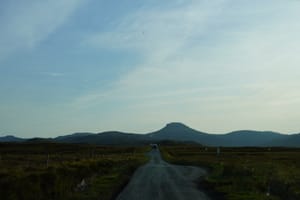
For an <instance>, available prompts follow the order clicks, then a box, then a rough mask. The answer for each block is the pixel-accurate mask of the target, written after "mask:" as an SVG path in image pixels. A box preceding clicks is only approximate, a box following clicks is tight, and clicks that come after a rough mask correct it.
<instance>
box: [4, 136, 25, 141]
mask: <svg viewBox="0 0 300 200" xmlns="http://www.w3.org/2000/svg"><path fill="white" fill-rule="evenodd" d="M25 140H26V139H23V138H18V137H15V136H13V135H7V136H3V137H0V142H23V141H25Z"/></svg>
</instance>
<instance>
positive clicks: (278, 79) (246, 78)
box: [77, 1, 300, 131]
mask: <svg viewBox="0 0 300 200" xmlns="http://www.w3.org/2000/svg"><path fill="white" fill-rule="evenodd" d="M260 3H261V2H258V1H257V2H256V1H255V2H251V4H246V5H244V3H243V2H235V3H234V4H233V3H232V2H230V1H214V2H212V1H184V3H183V4H181V5H180V6H178V7H176V6H175V7H172V9H169V7H168V9H167V10H164V9H163V8H157V7H152V8H150V9H147V11H144V10H138V11H137V12H136V13H133V14H131V15H129V16H127V17H126V18H123V19H121V20H120V21H119V23H116V24H118V25H116V26H115V27H114V29H112V30H110V31H107V32H106V33H103V32H101V33H97V34H93V35H91V36H89V37H88V38H87V39H86V40H85V44H87V45H91V46H92V47H96V48H97V47H99V48H108V49H111V50H114V49H115V50H123V51H132V52H136V55H137V56H141V57H143V58H144V61H143V62H142V63H140V64H139V65H138V66H136V68H135V69H134V70H132V71H130V72H129V73H128V74H125V75H124V76H122V78H121V79H120V80H119V81H117V82H115V83H114V84H113V86H112V91H110V92H109V93H107V95H106V97H105V98H103V96H102V95H101V98H97V94H102V93H105V91H94V92H92V94H88V95H89V96H93V97H94V98H91V99H89V100H90V101H88V102H87V101H85V102H84V103H85V104H87V105H90V106H92V105H95V106H100V104H101V103H99V102H103V101H104V99H107V100H108V101H109V99H113V98H118V99H119V101H120V102H121V101H126V102H127V104H126V106H127V107H128V109H126V108H125V110H127V111H129V110H131V111H132V112H133V113H134V112H135V113H144V114H145V115H147V113H153V112H155V111H153V110H164V111H165V112H166V113H169V114H165V115H163V114H159V115H157V116H155V117H156V119H157V121H159V120H161V121H167V120H170V119H171V118H172V117H174V118H179V119H182V120H183V121H184V119H185V120H186V121H189V120H190V121H191V122H192V123H191V124H193V125H194V126H195V127H197V124H196V123H197V122H196V121H197V120H196V119H197V118H199V119H202V120H204V118H205V117H204V116H206V115H207V113H210V114H209V115H210V116H211V119H213V118H214V117H215V118H216V119H221V117H218V116H223V117H225V116H224V113H229V112H231V113H232V116H235V117H234V118H235V119H236V120H237V124H239V125H238V127H236V128H247V127H249V128H253V127H255V124H254V123H252V124H250V125H249V123H247V120H254V119H255V117H256V116H262V118H263V119H264V121H265V125H263V124H259V123H258V124H259V125H258V126H257V128H265V129H268V127H270V129H271V126H270V124H271V121H277V120H278V119H281V117H280V116H279V115H276V113H282V112H283V110H286V109H287V110H289V112H292V109H293V108H294V106H295V105H296V104H299V103H298V102H297V100H296V99H298V98H299V96H298V95H296V94H295V92H296V90H295V87H293V86H295V85H297V86H299V81H298V78H297V77H298V76H299V75H300V70H299V69H298V65H297V63H299V62H300V59H299V56H298V55H297V52H299V46H300V41H299V40H297V38H298V36H297V33H299V31H300V26H299V23H298V22H297V21H296V19H297V18H296V17H297V16H298V17H299V14H298V11H297V9H296V8H300V5H299V4H298V3H295V2H282V1H276V3H275V4H272V5H271V3H272V2H271V1H266V2H263V3H262V5H261V7H260V8H259V9H258V8H257V6H258V5H260ZM281 9H283V10H284V11H285V12H284V13H281V14H280V13H278V11H279V10H281ZM216 88H217V89H216ZM180 91H184V92H180ZM284 91H286V92H285V95H284V96H280V95H281V94H282V93H284ZM295 95H296V96H295ZM291 98H292V99H294V100H292V101H291V100H289V99H291ZM78 102H80V101H78ZM78 102H77V103H78ZM275 105H276V106H275ZM299 106H300V105H299ZM183 107H184V109H183ZM129 108H130V109H129ZM168 108H169V109H168ZM216 108H217V109H216ZM254 110H255V112H254ZM118 111H119V110H118ZM118 111H117V110H116V111H115V112H118ZM183 113H185V115H184V114H183ZM244 113H249V114H246V115H245V114H244ZM268 113H270V114H272V116H269V119H268V118H267V116H268ZM285 113H287V112H285ZM137 115H138V114H137ZM180 115H184V116H189V117H180ZM225 115H226V114H225ZM132 118H134V119H136V117H132ZM223 119H224V118H223ZM152 120H154V121H155V119H152ZM150 121H151V120H150ZM204 121H207V120H204ZM254 121H255V120H254ZM132 123H133V122H132ZM226 123H227V122H226V120H225V121H224V122H222V123H221V124H219V127H218V130H224V129H226V130H228V129H230V127H233V125H232V124H230V123H227V124H226ZM243 125H244V127H243ZM209 127H210V128H209ZM211 127H214V126H213V124H212V122H207V123H206V127H204V128H207V129H209V130H210V131H213V130H216V128H215V129H214V128H211ZM199 128H203V127H199ZM276 128H278V130H281V129H280V127H276Z"/></svg>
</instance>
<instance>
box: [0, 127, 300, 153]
mask: <svg viewBox="0 0 300 200" xmlns="http://www.w3.org/2000/svg"><path fill="white" fill-rule="evenodd" d="M163 141H177V142H189V143H199V144H202V145H207V146H230V147H239V146H261V147H263V146H282V147H300V134H294V135H285V134H281V133H276V132H272V131H251V130H240V131H234V132H231V133H226V134H209V133H204V132H201V131H197V130H194V129H192V128H190V127H188V126H186V125H184V124H182V123H170V124H167V125H166V126H165V127H164V128H162V129H160V130H158V131H155V132H152V133H148V134H134V133H122V132H117V131H110V132H103V133H97V134H95V133H74V134H71V135H65V136H59V137H56V138H30V139H23V138H17V137H14V136H4V137H0V142H63V143H88V144H99V145H142V144H149V143H159V142H163Z"/></svg>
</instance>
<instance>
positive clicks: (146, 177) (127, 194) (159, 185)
mask: <svg viewBox="0 0 300 200" xmlns="http://www.w3.org/2000/svg"><path fill="white" fill-rule="evenodd" d="M149 156H150V161H149V162H148V163H147V164H146V165H144V166H142V167H140V168H139V169H137V170H136V172H135V173H134V175H133V177H132V179H131V181H130V182H129V184H128V185H127V186H126V187H125V189H124V190H123V191H122V192H121V193H120V194H119V196H118V197H117V200H209V198H208V197H207V196H206V195H205V194H204V193H203V192H202V191H201V190H200V189H199V188H197V184H196V183H195V181H196V180H197V179H198V178H199V177H201V176H204V175H205V174H206V172H205V170H203V169H201V168H198V167H192V166H179V165H172V164H169V163H167V162H165V161H163V160H162V159H161V156H160V152H159V150H158V149H153V150H152V151H151V152H150V153H149Z"/></svg>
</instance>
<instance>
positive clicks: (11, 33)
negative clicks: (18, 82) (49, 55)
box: [0, 0, 83, 59]
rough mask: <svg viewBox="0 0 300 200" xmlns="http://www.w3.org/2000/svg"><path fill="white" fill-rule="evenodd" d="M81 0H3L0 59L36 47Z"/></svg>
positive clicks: (65, 19) (67, 17)
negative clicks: (4, 0)
mask: <svg viewBox="0 0 300 200" xmlns="http://www.w3.org/2000/svg"><path fill="white" fill-rule="evenodd" d="M82 3H83V1H82V0H63V1H60V0H46V1H37V0H29V1H26V2H25V1H6V2H5V3H3V4H4V5H3V7H2V16H1V18H0V24H1V32H0V44H1V45H0V55H1V56H0V59H1V58H2V59H4V58H5V57H7V56H9V55H11V54H13V53H14V52H18V51H27V50H28V49H32V48H34V47H36V46H37V45H38V44H39V43H40V42H41V41H43V40H45V39H46V38H47V37H48V36H49V35H50V34H52V33H54V32H55V31H56V30H57V29H58V28H59V27H61V26H62V25H63V24H64V23H65V22H67V21H68V19H69V18H70V17H71V16H72V14H73V13H74V12H75V11H76V10H77V9H78V8H79V6H80V5H82Z"/></svg>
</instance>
